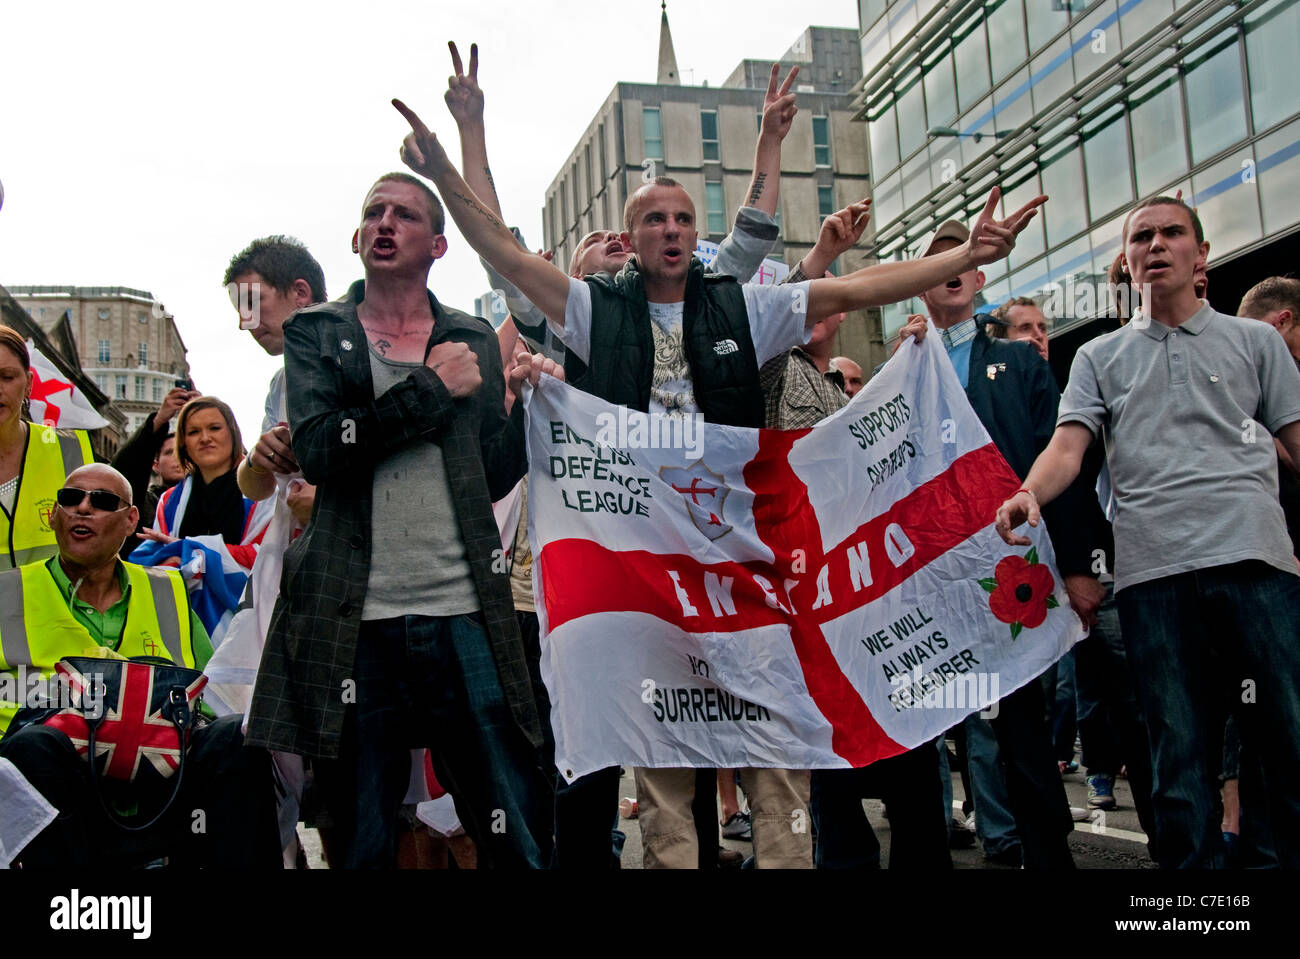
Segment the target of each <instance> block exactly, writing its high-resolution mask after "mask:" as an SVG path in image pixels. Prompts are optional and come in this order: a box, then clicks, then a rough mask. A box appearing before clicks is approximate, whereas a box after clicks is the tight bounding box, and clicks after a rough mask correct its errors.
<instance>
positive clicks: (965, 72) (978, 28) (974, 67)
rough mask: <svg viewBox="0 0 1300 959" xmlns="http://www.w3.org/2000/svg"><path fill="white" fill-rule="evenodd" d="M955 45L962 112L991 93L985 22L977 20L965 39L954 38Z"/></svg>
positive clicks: (954, 56) (959, 99) (955, 60)
mask: <svg viewBox="0 0 1300 959" xmlns="http://www.w3.org/2000/svg"><path fill="white" fill-rule="evenodd" d="M1030 5H1031V6H1034V4H1030ZM953 44H954V46H953V50H954V54H953V61H954V63H955V65H956V68H957V102H958V103H959V104H960V105H961V109H962V110H969V109H970V108H971V107H973V106H974V105H975V104H976V103H978V102H979V99H980V97H982V96H984V94H986V93H988V92H989V50H988V47H987V46H986V44H985V39H984V22H983V21H982V20H976V21H975V26H974V27H973V28H972V29H971V31H970V32H969V33H967V34H965V36H964V37H962V38H961V39H958V38H957V37H954V38H953Z"/></svg>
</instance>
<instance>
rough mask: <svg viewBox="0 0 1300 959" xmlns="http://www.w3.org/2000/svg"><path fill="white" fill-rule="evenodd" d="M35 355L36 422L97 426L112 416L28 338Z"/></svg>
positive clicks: (74, 427)
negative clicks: (92, 402)
mask: <svg viewBox="0 0 1300 959" xmlns="http://www.w3.org/2000/svg"><path fill="white" fill-rule="evenodd" d="M27 352H28V353H30V354H31V358H32V422H34V423H44V424H45V425H46V426H57V427H59V428H60V429H68V430H97V429H99V428H100V427H101V426H107V425H108V420H106V419H104V417H102V416H100V415H99V413H97V412H96V411H95V408H94V407H93V406H91V405H90V401H89V400H87V399H86V396H85V394H84V393H82V392H81V390H79V389H77V387H76V386H75V385H73V384H72V383H69V382H68V380H67V378H66V377H64V375H63V374H62V373H60V372H59V370H58V368H57V367H56V366H55V365H54V364H53V363H51V362H50V361H49V360H48V359H46V358H45V355H44V354H43V353H41V351H40V350H38V349H37V348H36V347H35V345H33V343H32V341H31V340H28V341H27Z"/></svg>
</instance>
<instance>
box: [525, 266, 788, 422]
mask: <svg viewBox="0 0 1300 959" xmlns="http://www.w3.org/2000/svg"><path fill="white" fill-rule="evenodd" d="M808 286H809V284H808V282H807V281H805V282H803V283H784V284H781V285H780V286H750V285H745V286H742V287H741V291H742V292H743V293H744V296H745V310H746V312H747V313H748V314H749V334H750V336H751V337H752V338H753V340H754V353H755V355H756V357H757V359H758V365H759V366H760V367H761V366H762V365H763V364H764V363H766V362H767V361H768V360H770V359H772V357H774V356H779V355H780V354H782V353H784V352H785V351H786V350H788V349H790V347H792V346H803V345H804V344H805V343H807V342H808V338H809V336H810V335H811V333H812V331H811V330H809V329H808V328H807V326H806V324H807V314H808ZM646 306H647V307H648V308H649V311H650V332H651V335H652V336H653V337H654V351H655V362H654V373H653V376H652V378H651V381H650V412H651V413H667V414H669V415H675V416H694V415H695V414H697V413H699V411H700V408H699V407H698V406H697V405H696V403H695V391H694V389H693V387H692V385H691V371H690V366H689V365H688V364H687V362H686V351H685V348H684V347H683V345H682V330H683V321H682V316H683V312H684V308H685V304H684V303H682V302H680V301H679V302H677V303H647V304H646ZM548 322H549V321H548ZM551 331H552V332H553V333H554V334H555V335H556V336H557V337H559V339H560V340H561V342H563V343H564V345H565V346H567V347H568V348H569V349H570V350H572V351H573V353H574V355H575V356H577V357H578V359H580V360H582V362H584V363H586V362H588V358H589V357H590V356H591V288H590V287H588V286H587V284H586V282H585V281H583V280H579V279H575V278H573V277H570V278H569V299H568V302H567V303H566V305H565V309H564V329H558V328H557V327H555V326H554V325H553V324H552V325H551Z"/></svg>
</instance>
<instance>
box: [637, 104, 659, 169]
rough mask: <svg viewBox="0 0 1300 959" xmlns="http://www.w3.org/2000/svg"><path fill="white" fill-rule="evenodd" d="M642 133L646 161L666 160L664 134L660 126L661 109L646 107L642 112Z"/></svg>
mask: <svg viewBox="0 0 1300 959" xmlns="http://www.w3.org/2000/svg"><path fill="white" fill-rule="evenodd" d="M641 133H642V136H643V137H644V139H645V159H647V160H662V159H663V158H664V133H663V127H662V126H660V124H659V108H658V107H645V108H643V109H642V110H641Z"/></svg>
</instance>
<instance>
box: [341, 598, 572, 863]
mask: <svg viewBox="0 0 1300 959" xmlns="http://www.w3.org/2000/svg"><path fill="white" fill-rule="evenodd" d="M354 673H355V677H356V688H355V700H356V701H355V705H351V706H349V708H348V710H347V714H346V716H345V718H344V725H343V739H342V743H341V745H340V750H339V757H338V759H336V760H330V761H326V762H320V763H317V764H316V769H317V773H316V775H317V782H318V783H319V784H320V786H321V790H322V796H323V798H324V800H325V803H326V806H327V808H328V809H329V812H330V815H331V817H332V818H333V821H334V827H335V829H336V833H335V838H334V842H335V844H336V845H337V846H338V847H339V848H340V852H341V853H342V855H341V860H342V861H341V865H342V868H345V869H362V868H392V867H393V866H394V865H395V864H396V855H397V853H396V851H397V845H396V828H395V827H396V823H397V811H398V808H399V807H400V805H401V802H402V799H403V797H404V796H405V794H406V790H407V786H408V784H409V781H410V770H411V760H410V752H409V750H410V749H412V748H418V747H422V746H423V747H427V748H428V749H429V753H430V758H431V759H432V760H433V769H434V773H435V774H436V775H437V777H438V782H439V783H440V784H441V785H442V786H443V787H444V788H445V789H446V790H447V791H448V792H449V793H451V795H452V798H453V799H454V800H455V802H456V812H457V814H458V815H459V816H460V820H461V823H462V824H463V825H464V827H465V831H466V832H467V833H468V834H469V835H470V837H471V838H472V839H473V840H474V842H475V844H476V845H477V847H478V862H479V867H480V868H512V867H513V868H534V869H536V868H541V867H543V866H544V865H546V863H547V860H548V859H549V857H550V846H551V815H552V804H553V793H552V785H551V780H550V777H549V776H548V775H547V772H546V771H544V769H543V765H542V760H541V757H540V756H539V754H538V751H537V750H536V749H535V748H534V747H533V746H532V745H531V744H530V743H529V742H528V739H527V737H526V736H525V735H524V733H523V731H522V730H521V729H520V728H519V727H518V726H517V725H516V724H515V722H514V719H513V717H512V716H511V714H510V708H509V706H508V705H507V704H506V701H505V696H504V694H503V693H502V691H501V683H500V680H499V679H498V677H497V671H496V664H495V662H494V661H493V659H492V650H491V648H490V647H489V645H488V640H487V633H486V632H485V631H484V628H483V624H482V619H481V617H480V616H479V614H477V613H472V614H468V615H463V616H446V617H431V616H404V617H397V618H394V619H382V620H367V621H364V622H362V624H361V632H360V635H359V636H358V637H357V658H356V665H355V667H354ZM344 693H346V691H344Z"/></svg>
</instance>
